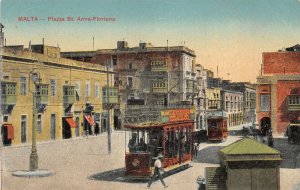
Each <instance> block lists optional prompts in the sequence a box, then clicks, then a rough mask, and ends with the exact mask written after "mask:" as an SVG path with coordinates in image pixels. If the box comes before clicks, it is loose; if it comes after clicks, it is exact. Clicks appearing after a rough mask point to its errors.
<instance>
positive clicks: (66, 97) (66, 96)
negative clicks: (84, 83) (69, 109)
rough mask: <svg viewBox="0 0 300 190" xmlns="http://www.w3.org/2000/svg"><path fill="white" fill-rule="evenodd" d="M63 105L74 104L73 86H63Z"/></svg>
mask: <svg viewBox="0 0 300 190" xmlns="http://www.w3.org/2000/svg"><path fill="white" fill-rule="evenodd" d="M63 92H64V93H63V103H64V104H69V105H70V104H74V102H75V86H71V85H65V86H63Z"/></svg>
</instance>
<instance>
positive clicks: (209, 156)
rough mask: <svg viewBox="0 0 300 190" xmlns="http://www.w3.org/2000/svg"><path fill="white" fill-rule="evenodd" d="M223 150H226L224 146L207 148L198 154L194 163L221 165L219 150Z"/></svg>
mask: <svg viewBox="0 0 300 190" xmlns="http://www.w3.org/2000/svg"><path fill="white" fill-rule="evenodd" d="M222 148H224V146H210V147H206V148H204V149H202V150H200V151H199V152H198V155H197V158H194V162H199V163H210V164H219V163H220V158H219V150H220V149H222Z"/></svg>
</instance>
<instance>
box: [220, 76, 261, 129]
mask: <svg viewBox="0 0 300 190" xmlns="http://www.w3.org/2000/svg"><path fill="white" fill-rule="evenodd" d="M221 86H222V88H223V89H226V90H230V91H236V92H242V93H243V124H245V125H247V124H248V125H251V124H253V123H255V121H256V112H255V108H256V103H255V101H256V97H255V96H256V86H255V85H254V84H251V83H248V82H222V85H221Z"/></svg>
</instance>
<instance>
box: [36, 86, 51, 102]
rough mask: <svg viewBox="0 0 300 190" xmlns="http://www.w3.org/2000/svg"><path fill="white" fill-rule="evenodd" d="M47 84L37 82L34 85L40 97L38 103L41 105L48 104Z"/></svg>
mask: <svg viewBox="0 0 300 190" xmlns="http://www.w3.org/2000/svg"><path fill="white" fill-rule="evenodd" d="M48 89H49V85H48V84H38V85H37V86H36V91H37V92H38V95H39V97H40V99H39V103H40V104H43V105H48V98H49V90H48Z"/></svg>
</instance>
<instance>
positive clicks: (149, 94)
mask: <svg viewBox="0 0 300 190" xmlns="http://www.w3.org/2000/svg"><path fill="white" fill-rule="evenodd" d="M69 53H70V52H69ZM63 56H68V55H66V54H63ZM195 57H196V56H195V53H194V51H192V50H190V49H189V48H187V47H184V46H172V47H168V46H165V47H154V46H153V45H152V44H150V43H140V44H139V46H138V47H129V46H128V43H127V42H126V41H118V42H117V48H116V49H101V50H97V51H96V53H95V56H94V57H93V58H92V62H94V63H97V64H100V65H103V66H107V65H112V66H113V69H114V72H115V73H116V75H115V76H114V86H115V87H118V88H119V92H120V106H117V107H116V109H115V113H124V110H125V105H126V104H133V103H134V102H136V103H138V104H141V103H143V104H144V105H165V106H167V105H168V104H173V103H177V102H181V101H187V100H188V101H193V100H196V99H195V97H196V96H197V94H198V89H197V86H196V85H195V79H196V70H195ZM69 58H70V57H69ZM121 118H122V116H121V115H120V114H119V116H117V118H116V120H119V121H120V122H121V120H122V119H121Z"/></svg>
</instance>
